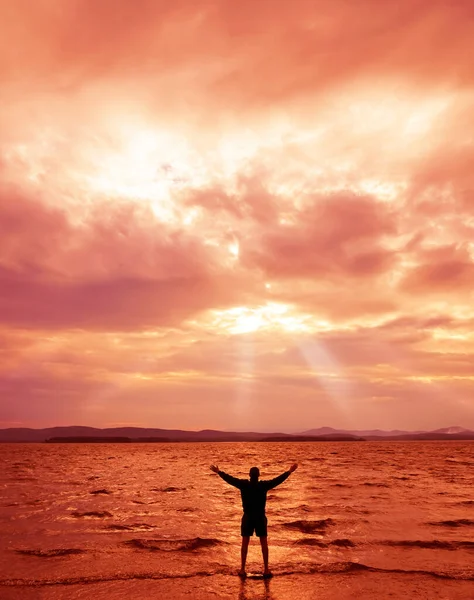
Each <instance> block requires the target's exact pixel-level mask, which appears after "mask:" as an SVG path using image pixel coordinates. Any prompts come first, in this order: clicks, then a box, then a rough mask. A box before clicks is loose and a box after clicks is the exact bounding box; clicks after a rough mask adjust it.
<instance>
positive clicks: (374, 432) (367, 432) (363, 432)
mask: <svg viewBox="0 0 474 600" xmlns="http://www.w3.org/2000/svg"><path fill="white" fill-rule="evenodd" d="M448 429H450V428H448ZM451 429H456V428H451ZM443 431H444V430H443ZM466 431H467V430H466ZM439 432H440V433H441V430H439ZM348 433H349V434H351V435H355V436H360V437H367V436H371V437H373V436H376V437H388V436H396V435H406V434H410V435H416V434H418V433H426V431H402V430H400V429H393V430H391V431H383V430H382V429H356V430H355V429H354V430H353V429H349V430H345V429H333V428H332V427H320V428H319V429H309V430H308V431H302V432H301V433H299V434H298V435H335V434H348Z"/></svg>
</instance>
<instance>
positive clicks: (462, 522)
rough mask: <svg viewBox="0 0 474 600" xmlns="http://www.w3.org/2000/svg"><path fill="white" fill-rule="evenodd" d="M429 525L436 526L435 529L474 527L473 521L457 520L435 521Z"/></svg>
mask: <svg viewBox="0 0 474 600" xmlns="http://www.w3.org/2000/svg"><path fill="white" fill-rule="evenodd" d="M428 525H434V526H435V527H472V526H473V525H474V521H473V520H472V519H455V520H448V521H434V522H431V523H428Z"/></svg>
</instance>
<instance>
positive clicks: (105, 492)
mask: <svg viewBox="0 0 474 600" xmlns="http://www.w3.org/2000/svg"><path fill="white" fill-rule="evenodd" d="M89 493H90V494H93V495H94V496H97V495H98V494H111V493H112V492H109V490H106V489H102V490H92V492H89Z"/></svg>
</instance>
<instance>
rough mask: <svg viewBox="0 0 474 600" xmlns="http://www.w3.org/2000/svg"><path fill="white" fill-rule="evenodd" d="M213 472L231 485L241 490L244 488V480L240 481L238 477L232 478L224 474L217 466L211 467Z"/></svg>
mask: <svg viewBox="0 0 474 600" xmlns="http://www.w3.org/2000/svg"><path fill="white" fill-rule="evenodd" d="M211 471H213V472H214V473H217V475H219V477H220V478H221V479H223V480H224V481H225V482H227V483H229V484H230V485H233V486H234V487H236V488H239V490H240V488H241V487H242V483H243V482H244V481H245V480H244V479H238V478H237V477H232V475H229V474H228V473H224V471H221V470H220V469H219V467H217V466H216V465H211Z"/></svg>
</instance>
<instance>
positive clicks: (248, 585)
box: [239, 579, 276, 600]
mask: <svg viewBox="0 0 474 600" xmlns="http://www.w3.org/2000/svg"><path fill="white" fill-rule="evenodd" d="M270 581H271V580H270V579H262V580H261V581H260V580H259V581H252V580H250V581H249V580H248V579H242V581H241V582H240V590H239V600H276V598H275V596H273V595H272V593H271V590H270Z"/></svg>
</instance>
